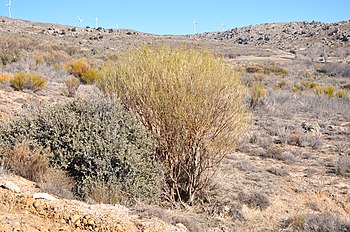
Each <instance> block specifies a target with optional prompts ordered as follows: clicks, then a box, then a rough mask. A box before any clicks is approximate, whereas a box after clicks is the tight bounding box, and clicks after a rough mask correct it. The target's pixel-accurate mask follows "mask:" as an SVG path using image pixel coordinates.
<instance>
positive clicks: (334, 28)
mask: <svg viewBox="0 0 350 232" xmlns="http://www.w3.org/2000/svg"><path fill="white" fill-rule="evenodd" d="M197 37H198V38H205V39H214V40H221V41H223V40H229V41H233V42H234V43H236V44H241V45H252V46H264V45H265V46H266V45H269V46H273V47H276V48H279V49H282V50H285V49H288V48H293V47H299V48H301V47H308V46H312V45H314V44H316V43H320V44H322V45H325V46H334V45H339V44H343V45H345V44H348V43H349V40H350V20H348V21H343V22H338V23H321V22H290V23H271V24H260V25H251V26H247V27H242V28H233V29H231V30H227V31H223V32H207V33H203V34H198V35H197Z"/></svg>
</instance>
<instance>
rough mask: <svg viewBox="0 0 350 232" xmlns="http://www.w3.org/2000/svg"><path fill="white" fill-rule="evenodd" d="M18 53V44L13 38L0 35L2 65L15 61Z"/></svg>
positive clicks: (18, 55)
mask: <svg viewBox="0 0 350 232" xmlns="http://www.w3.org/2000/svg"><path fill="white" fill-rule="evenodd" d="M20 54H21V51H20V49H19V44H18V41H17V40H16V39H15V38H9V37H5V36H1V37H0V60H1V64H2V65H3V66H6V65H8V64H10V63H14V62H17V61H18V60H19V59H20Z"/></svg>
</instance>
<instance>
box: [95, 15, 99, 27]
mask: <svg viewBox="0 0 350 232" xmlns="http://www.w3.org/2000/svg"><path fill="white" fill-rule="evenodd" d="M95 22H96V29H97V28H98V17H97V16H95Z"/></svg>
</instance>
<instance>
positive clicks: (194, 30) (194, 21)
mask: <svg viewBox="0 0 350 232" xmlns="http://www.w3.org/2000/svg"><path fill="white" fill-rule="evenodd" d="M196 25H197V22H196V19H193V34H196Z"/></svg>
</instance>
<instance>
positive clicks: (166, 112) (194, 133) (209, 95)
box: [100, 47, 249, 204]
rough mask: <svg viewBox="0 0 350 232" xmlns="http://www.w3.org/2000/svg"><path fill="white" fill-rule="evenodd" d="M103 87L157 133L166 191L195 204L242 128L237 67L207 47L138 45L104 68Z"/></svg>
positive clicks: (242, 94) (172, 198)
mask: <svg viewBox="0 0 350 232" xmlns="http://www.w3.org/2000/svg"><path fill="white" fill-rule="evenodd" d="M103 73H104V78H103V79H102V80H101V82H100V88H101V89H102V90H103V91H104V92H105V93H106V94H109V95H116V96H117V97H119V98H120V99H121V100H122V102H123V103H124V104H125V105H126V106H127V107H129V108H130V109H132V110H133V111H134V112H136V113H137V114H138V116H139V119H140V120H141V121H142V122H143V124H144V125H145V126H146V127H147V128H148V129H149V130H150V131H151V132H152V133H153V135H154V137H155V138H156V139H157V142H158V144H157V145H158V146H157V151H158V152H157V158H158V160H160V162H162V164H163V165H164V167H165V169H166V173H165V183H164V198H165V199H167V200H169V201H170V202H172V203H174V204H176V202H177V201H182V202H186V203H188V204H193V203H194V201H195V197H196V196H197V194H198V193H199V191H201V190H202V189H204V188H206V187H207V186H208V180H210V178H211V177H212V175H213V171H215V170H216V169H217V168H218V165H219V163H220V162H221V160H222V159H223V157H225V155H226V154H228V153H229V152H230V151H233V149H234V145H235V144H236V142H237V141H238V139H239V138H240V136H241V135H242V133H244V132H245V130H246V129H247V126H248V122H249V117H248V115H247V113H246V109H245V106H244V97H245V88H244V86H243V85H242V84H241V82H240V78H239V76H238V75H237V73H236V72H235V71H234V70H233V69H231V68H230V67H229V66H227V65H226V64H225V63H224V62H223V60H222V59H220V58H216V57H215V56H214V55H213V54H211V53H209V52H203V51H197V50H186V49H171V48H169V47H162V48H150V47H141V48H140V49H138V50H137V51H131V52H127V53H125V54H124V55H122V56H121V57H120V59H119V60H118V61H117V62H116V63H110V64H108V65H106V66H105V67H104V69H103Z"/></svg>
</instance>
